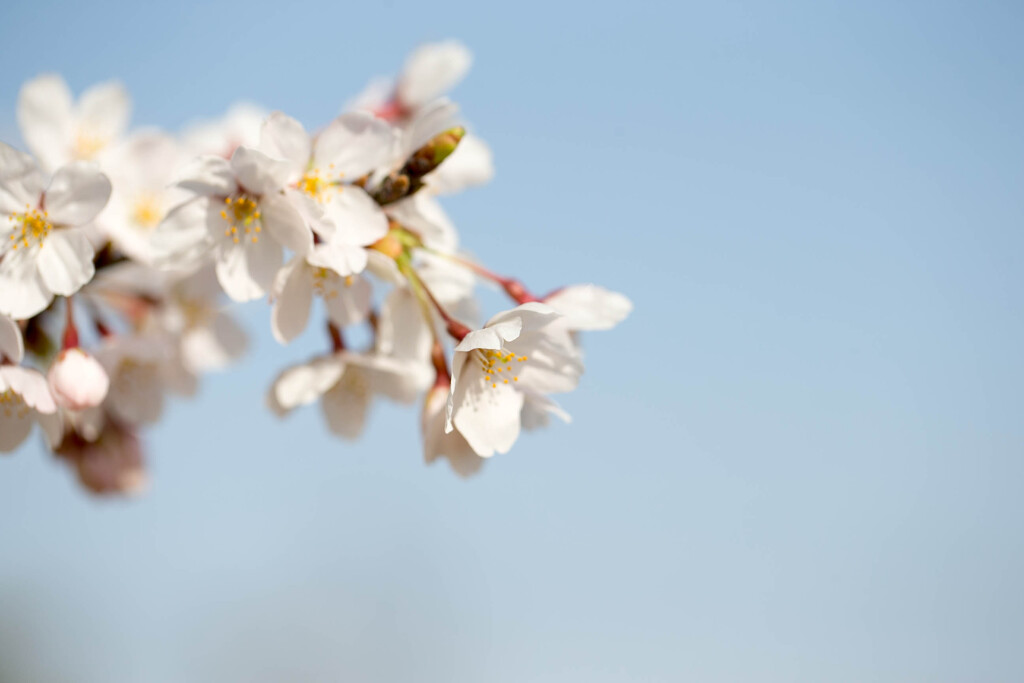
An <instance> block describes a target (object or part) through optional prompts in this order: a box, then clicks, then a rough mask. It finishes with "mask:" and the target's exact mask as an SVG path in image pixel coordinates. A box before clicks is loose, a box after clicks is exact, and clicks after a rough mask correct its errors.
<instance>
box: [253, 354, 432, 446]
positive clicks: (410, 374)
mask: <svg viewBox="0 0 1024 683" xmlns="http://www.w3.org/2000/svg"><path fill="white" fill-rule="evenodd" d="M429 383H430V368H429V366H427V365H425V364H423V363H418V362H416V361H411V360H407V359H402V358H394V357H389V356H384V355H381V354H376V353H352V352H347V351H341V352H338V353H333V354H330V355H327V356H321V357H318V358H314V359H313V360H311V361H309V362H307V363H300V364H298V365H294V366H292V367H290V368H288V369H286V370H285V371H284V372H282V373H281V374H280V375H278V377H277V379H275V380H274V383H273V385H272V386H271V388H270V391H269V392H268V394H267V404H268V406H270V408H271V410H273V411H274V412H275V413H276V414H278V415H280V416H284V415H287V414H288V413H289V412H291V411H292V410H294V409H295V408H297V407H299V406H303V405H308V404H310V403H313V402H314V401H316V400H318V399H319V400H320V404H321V408H322V410H323V415H324V418H325V419H326V420H327V427H328V429H330V430H331V432H333V433H334V434H337V435H338V436H341V437H344V438H347V439H355V438H357V437H358V436H359V435H360V434H362V432H363V427H364V425H365V423H366V416H367V413H368V412H369V409H370V403H371V401H372V399H373V397H374V396H375V395H378V394H379V395H382V396H385V397H387V398H389V399H391V400H393V401H398V402H400V403H411V402H413V401H415V400H416V396H417V395H418V394H419V392H421V391H423V390H424V389H425V388H426V386H427V385H428V384H429Z"/></svg>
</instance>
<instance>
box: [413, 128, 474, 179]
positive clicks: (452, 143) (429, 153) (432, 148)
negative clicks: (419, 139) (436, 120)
mask: <svg viewBox="0 0 1024 683" xmlns="http://www.w3.org/2000/svg"><path fill="white" fill-rule="evenodd" d="M465 134H466V129H465V128H463V127H462V126H458V127H456V128H452V129H450V130H446V131H445V132H443V133H441V134H439V135H435V136H434V137H433V138H431V140H430V142H428V143H427V144H425V145H423V146H422V147H420V148H419V149H418V150H416V151H415V152H413V154H412V156H411V157H409V160H408V161H407V162H406V163H405V169H403V170H404V171H405V172H406V173H408V174H409V176H410V177H411V178H412V179H414V180H416V179H419V178H422V177H423V176H425V175H427V174H428V173H430V172H431V171H433V170H434V169H435V168H437V167H438V166H440V165H441V162H442V161H444V160H445V159H447V158H448V157H449V156H451V153H452V152H454V151H455V148H456V147H458V146H459V142H460V141H461V140H462V138H463V136H464V135H465Z"/></svg>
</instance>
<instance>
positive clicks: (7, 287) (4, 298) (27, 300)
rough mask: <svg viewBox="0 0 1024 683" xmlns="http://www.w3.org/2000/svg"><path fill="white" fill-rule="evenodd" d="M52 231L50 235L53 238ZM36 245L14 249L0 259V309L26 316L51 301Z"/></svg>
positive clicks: (21, 318) (51, 296)
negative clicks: (40, 269) (41, 270)
mask: <svg viewBox="0 0 1024 683" xmlns="http://www.w3.org/2000/svg"><path fill="white" fill-rule="evenodd" d="M52 237H53V235H52V234H51V235H50V238H52ZM38 254H39V249H38V248H35V247H34V248H30V249H17V250H16V251H10V252H8V253H7V255H6V256H4V258H3V260H0V313H6V314H7V315H9V316H11V317H12V318H14V319H15V320H25V319H27V318H31V317H32V316H34V315H35V314H37V313H39V312H41V311H42V310H43V309H45V308H46V307H47V306H49V305H50V302H51V301H53V292H51V291H50V290H49V289H47V287H46V285H45V284H44V283H43V279H42V277H41V276H40V273H39V268H38V266H37V260H38Z"/></svg>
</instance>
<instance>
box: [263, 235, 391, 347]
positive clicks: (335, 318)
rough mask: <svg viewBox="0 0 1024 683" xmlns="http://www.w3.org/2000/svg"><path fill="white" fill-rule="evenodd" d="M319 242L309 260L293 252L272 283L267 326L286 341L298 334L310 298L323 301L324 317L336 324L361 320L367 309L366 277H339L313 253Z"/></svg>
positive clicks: (302, 326) (303, 325) (275, 335)
mask: <svg viewBox="0 0 1024 683" xmlns="http://www.w3.org/2000/svg"><path fill="white" fill-rule="evenodd" d="M323 249H324V247H323V245H317V246H315V247H313V252H311V254H310V257H309V260H307V259H306V258H305V257H302V256H296V257H295V258H294V259H292V261H291V263H289V264H288V265H287V266H285V267H284V268H282V269H281V272H280V273H278V277H277V282H275V283H274V307H273V310H272V312H271V316H270V320H271V329H272V331H273V333H274V338H275V339H277V341H278V342H280V343H282V344H287V343H288V342H290V341H291V340H292V339H294V338H295V337H297V336H299V334H301V333H302V331H303V330H304V329H306V323H307V322H308V321H309V311H310V308H311V306H312V305H313V299H314V298H319V299H321V300H322V301H323V302H324V307H325V309H326V310H327V318H328V319H329V320H330V321H331V322H332V323H334V324H335V325H337V326H338V327H345V326H347V325H353V324H355V323H358V322H362V321H363V320H365V319H366V317H367V315H368V314H369V312H370V298H371V294H372V291H371V289H370V281H369V280H367V279H366V278H364V277H362V276H360V275H346V276H345V277H342V276H341V275H338V273H337V272H336V271H334V270H332V269H331V268H329V267H327V266H324V265H313V264H312V263H311V262H310V261H313V262H318V263H323V262H324V261H321V260H318V259H317V258H316V257H317V254H318V252H320V251H321V250H323Z"/></svg>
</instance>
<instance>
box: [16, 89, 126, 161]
mask: <svg viewBox="0 0 1024 683" xmlns="http://www.w3.org/2000/svg"><path fill="white" fill-rule="evenodd" d="M131 109H132V102H131V98H130V97H129V96H128V92H127V91H126V90H125V89H124V86H123V85H121V84H120V83H117V82H115V81H111V82H108V83H100V84H97V85H94V86H92V87H91V88H89V89H87V90H86V91H85V92H83V93H82V95H81V97H79V98H78V101H77V102H75V101H74V98H73V97H72V95H71V90H70V89H69V88H68V84H67V83H66V82H65V81H64V79H63V78H61V77H60V76H57V75H56V74H45V75H43V76H39V77H38V78H34V79H33V80H31V81H29V82H28V83H26V84H25V85H24V86H22V88H21V92H20V93H19V94H18V125H19V126H20V128H21V135H22V137H23V138H24V139H25V143H26V144H27V145H28V148H29V149H30V150H31V151H32V154H34V155H35V156H36V158H37V159H39V163H40V165H41V166H42V167H43V168H44V169H45V170H47V171H56V170H57V169H58V168H60V167H61V166H64V165H65V164H68V163H71V162H72V161H98V160H100V159H101V157H102V155H103V154H104V153H105V152H106V151H107V150H109V149H110V147H111V145H113V144H114V143H115V142H117V140H118V139H119V138H120V137H121V135H122V134H123V133H124V131H125V128H127V126H128V120H129V118H131Z"/></svg>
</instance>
